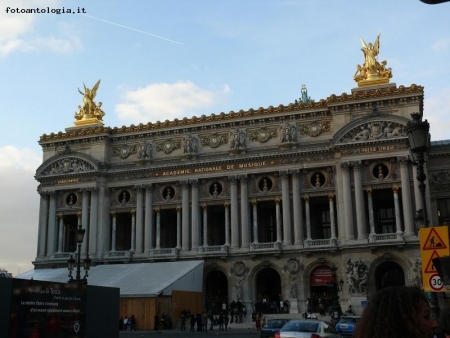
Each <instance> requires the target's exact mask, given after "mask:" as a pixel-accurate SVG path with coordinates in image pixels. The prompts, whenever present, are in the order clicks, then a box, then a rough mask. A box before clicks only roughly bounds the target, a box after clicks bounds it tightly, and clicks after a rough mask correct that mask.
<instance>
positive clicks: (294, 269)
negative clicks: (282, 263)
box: [288, 260, 299, 273]
mask: <svg viewBox="0 0 450 338" xmlns="http://www.w3.org/2000/svg"><path fill="white" fill-rule="evenodd" d="M298 269H299V264H298V262H297V261H296V260H291V261H289V262H288V270H289V272H291V273H296V272H297V271H298Z"/></svg>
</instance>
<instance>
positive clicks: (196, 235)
mask: <svg viewBox="0 0 450 338" xmlns="http://www.w3.org/2000/svg"><path fill="white" fill-rule="evenodd" d="M190 183H191V189H192V250H193V251H197V250H198V248H199V246H200V235H201V232H200V217H199V213H200V206H199V204H198V181H197V180H191V181H190Z"/></svg>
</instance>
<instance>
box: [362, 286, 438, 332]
mask: <svg viewBox="0 0 450 338" xmlns="http://www.w3.org/2000/svg"><path fill="white" fill-rule="evenodd" d="M437 327H438V324H437V322H436V320H435V319H434V318H432V317H431V312H430V304H429V302H428V299H427V297H426V295H425V293H424V292H423V291H422V290H420V289H419V288H417V287H410V286H397V287H388V288H385V289H382V290H381V291H379V292H378V293H377V294H375V295H374V296H373V297H372V298H371V299H370V301H369V303H368V305H367V307H366V308H365V310H364V312H363V315H362V317H361V320H360V321H359V324H358V326H357V328H356V333H355V338H387V337H389V338H430V337H432V334H433V331H434V330H436V329H437Z"/></svg>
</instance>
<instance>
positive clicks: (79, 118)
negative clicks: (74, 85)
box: [74, 80, 105, 126]
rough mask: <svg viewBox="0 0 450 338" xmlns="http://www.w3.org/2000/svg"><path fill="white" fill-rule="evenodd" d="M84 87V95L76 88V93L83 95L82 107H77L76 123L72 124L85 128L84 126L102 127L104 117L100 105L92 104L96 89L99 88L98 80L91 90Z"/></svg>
mask: <svg viewBox="0 0 450 338" xmlns="http://www.w3.org/2000/svg"><path fill="white" fill-rule="evenodd" d="M83 86H84V93H83V92H82V91H81V90H80V88H78V92H79V93H80V94H81V95H83V105H82V106H81V105H80V106H78V112H75V115H74V117H75V119H76V121H75V122H74V124H75V125H76V126H85V125H92V124H94V125H103V122H102V120H103V116H105V112H104V111H103V110H102V109H101V107H102V103H101V102H99V103H98V104H96V103H95V102H94V98H95V96H96V95H97V90H98V87H100V80H98V81H97V83H96V84H95V85H94V87H92V89H90V88H88V87H86V85H85V84H84V83H83Z"/></svg>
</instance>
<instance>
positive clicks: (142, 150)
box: [137, 141, 152, 160]
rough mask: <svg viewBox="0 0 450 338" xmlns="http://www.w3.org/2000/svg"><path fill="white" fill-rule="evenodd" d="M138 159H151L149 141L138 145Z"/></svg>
mask: <svg viewBox="0 0 450 338" xmlns="http://www.w3.org/2000/svg"><path fill="white" fill-rule="evenodd" d="M137 155H138V159H140V160H149V159H151V158H152V143H151V142H150V141H144V142H141V143H139V145H138V151H137Z"/></svg>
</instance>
